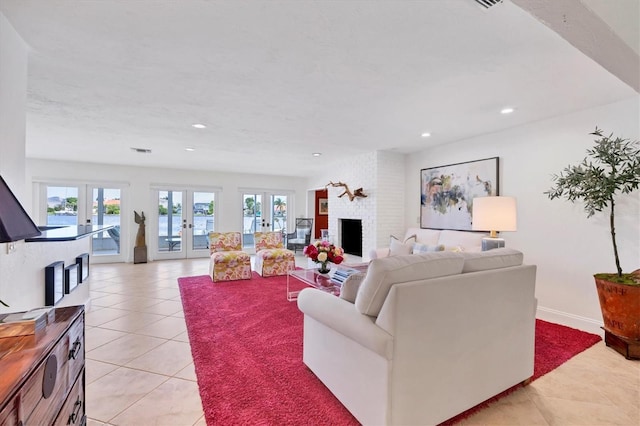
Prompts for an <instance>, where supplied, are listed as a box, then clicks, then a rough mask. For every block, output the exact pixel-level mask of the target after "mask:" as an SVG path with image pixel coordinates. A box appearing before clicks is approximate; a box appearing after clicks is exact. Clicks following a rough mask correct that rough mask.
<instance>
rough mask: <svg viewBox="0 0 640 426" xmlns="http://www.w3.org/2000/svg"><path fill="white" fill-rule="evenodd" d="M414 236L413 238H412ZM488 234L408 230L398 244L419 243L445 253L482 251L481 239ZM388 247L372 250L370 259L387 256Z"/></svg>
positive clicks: (419, 229)
mask: <svg viewBox="0 0 640 426" xmlns="http://www.w3.org/2000/svg"><path fill="white" fill-rule="evenodd" d="M413 236H415V238H412V237H413ZM487 236H488V234H485V233H479V232H469V231H449V230H439V229H422V228H408V229H407V232H405V234H404V237H403V238H402V240H398V241H399V242H400V243H404V242H405V241H407V244H412V243H419V244H424V245H427V246H430V247H438V246H440V248H442V249H443V250H445V251H464V252H479V251H482V239H483V238H484V237H487ZM389 249H390V247H383V248H378V249H373V250H371V251H370V252H369V258H370V259H379V258H382V257H387V256H389Z"/></svg>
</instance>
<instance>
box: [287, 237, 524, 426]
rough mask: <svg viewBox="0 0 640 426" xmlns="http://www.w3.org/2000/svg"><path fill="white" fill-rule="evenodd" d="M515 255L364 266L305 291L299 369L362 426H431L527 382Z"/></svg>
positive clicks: (433, 256)
mask: <svg viewBox="0 0 640 426" xmlns="http://www.w3.org/2000/svg"><path fill="white" fill-rule="evenodd" d="M522 260H523V256H522V253H520V252H518V251H516V250H513V249H509V248H501V249H495V250H490V251H486V252H480V253H454V252H447V251H445V252H436V253H427V254H417V255H404V256H391V257H386V258H383V259H376V260H373V261H371V263H370V265H369V269H368V271H367V274H366V276H364V277H363V276H352V277H350V278H349V279H348V280H347V281H346V282H345V283H344V285H343V292H342V294H341V296H340V297H336V296H333V295H331V294H328V293H324V292H322V291H320V290H317V289H311V288H309V289H305V290H303V291H302V292H301V293H300V295H299V298H298V307H299V309H300V310H301V311H302V312H303V313H304V349H303V361H304V363H305V364H306V365H307V366H308V367H309V368H310V369H311V371H313V372H314V373H315V375H316V376H317V377H318V378H319V379H320V380H321V381H322V382H323V383H324V384H325V385H326V386H327V387H328V388H329V390H330V391H331V392H332V393H333V394H334V395H335V396H336V397H337V398H338V399H339V400H340V401H341V402H342V404H343V405H344V406H345V407H346V408H347V409H348V410H349V411H350V412H351V413H352V414H353V415H354V416H355V417H356V419H358V421H360V422H361V423H362V424H365V425H382V424H387V425H389V424H390V425H401V424H405V425H423V424H438V423H441V422H443V421H445V420H447V419H449V418H451V417H454V416H456V415H457V414H459V413H461V412H463V411H465V410H467V409H469V408H471V407H473V406H475V405H477V404H479V403H481V402H483V401H485V400H487V399H488V398H490V397H492V396H494V395H496V394H498V393H500V392H502V391H504V390H506V389H508V388H510V387H512V386H514V385H516V384H518V383H520V382H523V381H524V380H526V379H528V378H530V377H531V376H532V375H533V361H534V333H535V309H536V299H535V296H534V290H535V275H536V267H535V266H533V265H524V264H523V263H522Z"/></svg>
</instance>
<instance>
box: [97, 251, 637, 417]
mask: <svg viewBox="0 0 640 426" xmlns="http://www.w3.org/2000/svg"><path fill="white" fill-rule="evenodd" d="M296 261H297V263H299V264H300V265H306V261H307V260H306V259H305V258H304V257H302V256H301V255H300V256H297V259H296ZM207 269H208V259H194V260H177V261H173V260H172V261H158V262H151V263H147V264H138V265H133V264H124V263H118V264H107V265H99V264H94V265H92V266H91V276H90V285H91V298H92V306H91V308H90V309H89V310H88V311H87V313H86V322H87V330H86V351H87V352H86V358H87V361H86V377H87V415H88V417H89V421H88V424H89V425H101V424H112V425H171V426H178V425H204V424H205V420H204V417H203V412H202V406H201V402H200V396H199V394H198V386H197V383H196V376H195V371H194V367H193V360H192V358H191V350H190V347H189V338H188V337H187V333H186V326H185V323H184V315H183V312H182V304H181V301H180V293H179V290H178V284H177V278H178V277H181V276H189V275H205V274H206V273H207ZM283 297H284V294H283ZM463 423H464V424H469V425H471V424H496V425H497V424H501V425H635V426H638V425H640V362H639V361H627V360H625V359H624V358H623V357H622V356H620V355H619V354H617V353H615V352H614V351H612V350H611V349H609V348H607V347H605V345H604V343H599V344H597V345H595V346H594V347H592V348H590V349H588V350H587V351H585V352H583V353H582V354H579V355H578V356H576V357H575V358H573V359H571V360H570V361H569V362H567V363H566V364H564V365H562V366H560V367H559V368H557V369H556V370H554V371H553V372H551V373H549V374H547V375H546V376H544V377H542V378H540V379H538V380H536V381H535V382H533V383H532V384H530V385H529V386H527V387H526V388H523V389H521V390H518V391H516V392H514V393H513V394H511V395H509V396H507V397H505V398H503V399H501V400H499V401H498V402H497V403H495V404H494V405H492V406H490V407H488V408H486V409H484V410H482V411H480V412H479V413H477V414H476V415H474V416H472V417H470V418H468V419H466V420H465V421H464V422H463Z"/></svg>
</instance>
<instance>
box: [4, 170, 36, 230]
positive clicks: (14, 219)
mask: <svg viewBox="0 0 640 426" xmlns="http://www.w3.org/2000/svg"><path fill="white" fill-rule="evenodd" d="M40 234H41V232H40V230H39V229H38V227H37V226H36V224H35V223H33V221H32V220H31V218H30V217H29V215H28V214H27V212H26V211H25V210H24V208H22V205H21V204H20V202H19V201H18V199H17V198H16V197H15V195H13V192H11V190H10V189H9V187H8V186H7V183H6V182H5V181H4V179H3V178H2V176H0V243H8V242H10V241H18V240H24V239H25V238H31V237H37V236H38V235H40Z"/></svg>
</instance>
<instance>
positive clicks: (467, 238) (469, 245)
mask: <svg viewBox="0 0 640 426" xmlns="http://www.w3.org/2000/svg"><path fill="white" fill-rule="evenodd" d="M486 236H487V234H484V233H481V232H467V231H449V230H443V231H440V238H438V244H442V245H444V246H445V247H463V248H464V250H463V251H465V252H470V251H471V252H474V251H475V252H478V251H481V250H482V239H483V238H484V237H486ZM445 250H446V249H445Z"/></svg>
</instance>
